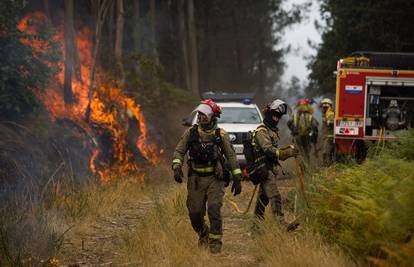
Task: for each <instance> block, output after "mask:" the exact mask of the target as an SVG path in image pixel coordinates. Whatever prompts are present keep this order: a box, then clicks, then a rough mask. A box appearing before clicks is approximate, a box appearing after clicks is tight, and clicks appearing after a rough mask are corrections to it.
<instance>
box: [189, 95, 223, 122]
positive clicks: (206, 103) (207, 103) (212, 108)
mask: <svg viewBox="0 0 414 267" xmlns="http://www.w3.org/2000/svg"><path fill="white" fill-rule="evenodd" d="M193 112H201V113H203V114H204V115H206V116H207V117H208V118H209V119H211V118H214V117H216V118H220V114H221V113H222V109H221V107H220V106H219V105H217V104H216V103H214V101H213V100H212V99H207V100H203V101H201V103H200V104H199V105H198V106H197V108H196V109H195V110H194V111H193Z"/></svg>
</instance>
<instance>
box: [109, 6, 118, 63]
mask: <svg viewBox="0 0 414 267" xmlns="http://www.w3.org/2000/svg"><path fill="white" fill-rule="evenodd" d="M108 12H109V18H108V19H109V22H108V31H109V33H108V39H109V49H108V50H110V51H114V52H115V41H114V24H115V22H114V20H115V13H116V8H115V7H114V3H113V2H112V3H111V6H110V7H109V10H108ZM112 67H113V66H112Z"/></svg>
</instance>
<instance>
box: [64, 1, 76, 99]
mask: <svg viewBox="0 0 414 267" xmlns="http://www.w3.org/2000/svg"><path fill="white" fill-rule="evenodd" d="M64 24H65V25H64V28H65V29H64V30H65V77H64V83H63V100H64V102H65V104H70V103H72V101H73V93H72V70H73V48H74V46H73V39H74V38H73V0H65V16H64Z"/></svg>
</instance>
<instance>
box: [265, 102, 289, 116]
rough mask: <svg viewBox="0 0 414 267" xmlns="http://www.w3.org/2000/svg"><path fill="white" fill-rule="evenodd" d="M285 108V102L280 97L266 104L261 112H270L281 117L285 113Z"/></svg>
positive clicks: (286, 108)
mask: <svg viewBox="0 0 414 267" xmlns="http://www.w3.org/2000/svg"><path fill="white" fill-rule="evenodd" d="M287 110H288V106H287V104H286V103H285V102H284V101H282V100H280V99H276V100H274V101H273V102H271V103H269V104H267V106H266V107H265V109H264V110H263V112H264V113H268V112H271V113H272V115H277V116H279V117H281V116H283V115H285V114H286V113H287Z"/></svg>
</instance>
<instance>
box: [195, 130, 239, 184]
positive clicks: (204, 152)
mask: <svg viewBox="0 0 414 267" xmlns="http://www.w3.org/2000/svg"><path fill="white" fill-rule="evenodd" d="M220 131H221V130H220V128H217V129H216V130H215V132H214V136H215V137H214V140H213V141H210V142H201V141H200V134H199V133H198V125H197V124H196V125H194V126H193V127H192V128H191V130H190V137H189V139H188V148H189V151H188V153H189V155H190V157H191V158H192V161H194V162H195V163H201V164H207V163H214V162H217V161H220V163H221V165H222V166H223V180H224V181H225V182H226V186H228V184H229V182H230V173H231V172H230V170H229V169H228V168H227V166H226V159H225V158H224V156H223V153H224V152H223V151H224V150H223V140H222V138H221V134H220ZM215 146H217V147H218V150H219V153H218V157H217V158H216V157H215V155H214V147H215ZM189 166H190V165H189ZM190 167H191V166H190Z"/></svg>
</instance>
